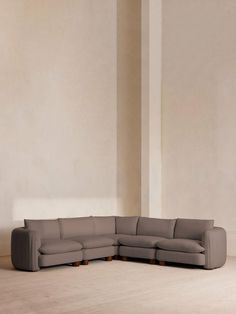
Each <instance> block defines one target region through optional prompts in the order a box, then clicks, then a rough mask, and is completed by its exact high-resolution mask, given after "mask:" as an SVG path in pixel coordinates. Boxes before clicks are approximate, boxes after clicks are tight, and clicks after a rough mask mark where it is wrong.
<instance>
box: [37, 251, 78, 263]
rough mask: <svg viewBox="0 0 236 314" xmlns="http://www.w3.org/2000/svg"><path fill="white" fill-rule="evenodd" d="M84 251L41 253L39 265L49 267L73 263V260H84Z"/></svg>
mask: <svg viewBox="0 0 236 314" xmlns="http://www.w3.org/2000/svg"><path fill="white" fill-rule="evenodd" d="M82 259H83V254H82V251H81V250H80V251H75V252H67V253H59V254H40V255H39V266H40V267H47V266H52V265H63V264H71V263H73V262H79V261H82Z"/></svg>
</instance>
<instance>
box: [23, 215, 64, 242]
mask: <svg viewBox="0 0 236 314" xmlns="http://www.w3.org/2000/svg"><path fill="white" fill-rule="evenodd" d="M24 222H25V227H26V228H27V229H29V230H35V231H37V232H38V234H39V236H40V238H41V239H42V240H44V239H60V227H59V222H58V219H43V220H32V219H25V220H24Z"/></svg>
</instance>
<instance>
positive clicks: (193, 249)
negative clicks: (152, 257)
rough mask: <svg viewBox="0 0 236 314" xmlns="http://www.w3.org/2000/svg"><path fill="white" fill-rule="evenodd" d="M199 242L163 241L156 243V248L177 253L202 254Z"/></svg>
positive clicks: (188, 240) (202, 248)
mask: <svg viewBox="0 0 236 314" xmlns="http://www.w3.org/2000/svg"><path fill="white" fill-rule="evenodd" d="M200 244H201V242H200V241H197V240H190V239H165V240H163V241H160V242H158V243H157V247H158V248H160V249H163V250H168V251H177V252H185V253H201V252H204V250H205V249H204V247H202V246H201V245H200Z"/></svg>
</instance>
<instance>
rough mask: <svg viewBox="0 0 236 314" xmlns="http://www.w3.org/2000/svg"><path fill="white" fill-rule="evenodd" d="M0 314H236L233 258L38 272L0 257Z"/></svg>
mask: <svg viewBox="0 0 236 314" xmlns="http://www.w3.org/2000/svg"><path fill="white" fill-rule="evenodd" d="M0 313H1V314H11V313H13V314H15V313H17V314H30V313H40V314H41V313H42V314H47V313H49V314H54V313H55V314H61V313H76V314H80V313H81V314H87V313H89V314H90V313H103V314H106V313H112V314H113V313H115V314H116V313H117V314H118V313H119V314H123V313H135V314H149V313H153V314H159V313H160V314H167V313H168V314H195V313H207V314H209V313H214V314H236V258H228V261H227V264H226V265H225V267H223V268H220V269H217V270H211V271H207V270H203V269H198V268H185V267H174V266H158V265H149V264H145V263H137V262H122V261H112V262H105V261H94V262H91V263H90V264H89V265H88V266H80V267H70V266H60V267H51V268H47V269H44V270H41V271H40V272H37V273H30V272H20V271H16V270H14V269H13V268H12V266H11V263H10V260H9V258H7V257H5V258H0Z"/></svg>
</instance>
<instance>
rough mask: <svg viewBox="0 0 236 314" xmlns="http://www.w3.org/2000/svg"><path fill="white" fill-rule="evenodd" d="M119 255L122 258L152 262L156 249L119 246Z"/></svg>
mask: <svg viewBox="0 0 236 314" xmlns="http://www.w3.org/2000/svg"><path fill="white" fill-rule="evenodd" d="M119 255H120V256H123V257H134V258H144V259H149V260H153V259H155V257H156V249H154V248H153V249H152V248H139V247H131V246H120V249H119Z"/></svg>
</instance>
